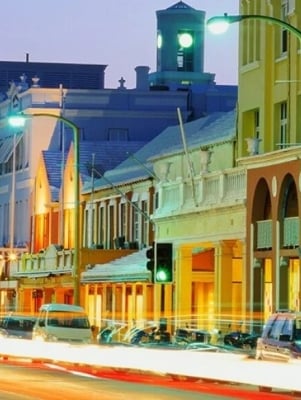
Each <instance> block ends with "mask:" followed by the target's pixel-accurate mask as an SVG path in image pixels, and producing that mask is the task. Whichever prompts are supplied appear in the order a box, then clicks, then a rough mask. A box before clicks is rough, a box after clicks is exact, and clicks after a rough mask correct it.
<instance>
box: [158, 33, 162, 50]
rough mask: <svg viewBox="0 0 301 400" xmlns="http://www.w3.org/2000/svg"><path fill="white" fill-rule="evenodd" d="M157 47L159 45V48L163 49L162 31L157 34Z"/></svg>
mask: <svg viewBox="0 0 301 400" xmlns="http://www.w3.org/2000/svg"><path fill="white" fill-rule="evenodd" d="M157 47H158V49H161V47H162V35H161V34H160V33H158V36H157Z"/></svg>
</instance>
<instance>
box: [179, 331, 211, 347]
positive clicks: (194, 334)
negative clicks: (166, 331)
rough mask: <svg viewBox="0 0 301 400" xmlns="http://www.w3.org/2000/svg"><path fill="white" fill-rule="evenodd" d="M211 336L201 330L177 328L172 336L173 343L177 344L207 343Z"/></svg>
mask: <svg viewBox="0 0 301 400" xmlns="http://www.w3.org/2000/svg"><path fill="white" fill-rule="evenodd" d="M210 340H211V334H210V333H209V332H207V331H205V330H201V329H191V328H178V329H177V330H176V332H175V335H174V341H175V342H176V343H178V344H190V343H209V342H210Z"/></svg>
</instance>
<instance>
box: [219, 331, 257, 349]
mask: <svg viewBox="0 0 301 400" xmlns="http://www.w3.org/2000/svg"><path fill="white" fill-rule="evenodd" d="M259 337H260V334H257V333H247V332H241V331H234V332H230V333H227V334H226V335H225V336H224V344H225V345H227V346H233V347H236V348H239V349H245V350H252V349H255V348H256V344H257V339H258V338H259Z"/></svg>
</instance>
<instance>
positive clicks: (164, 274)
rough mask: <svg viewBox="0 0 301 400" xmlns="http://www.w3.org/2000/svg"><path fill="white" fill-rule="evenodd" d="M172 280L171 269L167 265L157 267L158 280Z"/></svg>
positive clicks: (162, 281)
mask: <svg viewBox="0 0 301 400" xmlns="http://www.w3.org/2000/svg"><path fill="white" fill-rule="evenodd" d="M171 281H172V274H171V271H169V270H168V268H167V267H160V266H159V267H157V271H156V282H158V283H159V282H161V283H166V282H171Z"/></svg>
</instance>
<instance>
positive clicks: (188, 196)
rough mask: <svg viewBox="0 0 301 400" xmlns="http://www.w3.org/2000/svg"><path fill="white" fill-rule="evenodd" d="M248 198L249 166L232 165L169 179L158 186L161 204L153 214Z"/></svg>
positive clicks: (237, 201)
mask: <svg viewBox="0 0 301 400" xmlns="http://www.w3.org/2000/svg"><path fill="white" fill-rule="evenodd" d="M245 200H246V170H245V169H244V168H233V169H230V170H225V171H218V172H212V173H208V174H202V175H198V176H195V177H194V179H193V181H192V180H190V179H182V178H177V179H176V180H174V181H167V182H164V183H162V184H161V185H160V188H159V207H158V209H157V210H156V211H155V213H154V217H156V218H157V217H160V216H163V215H164V216H168V215H173V214H175V213H185V212H193V211H196V210H198V211H199V210H206V209H209V208H212V207H228V206H232V205H235V204H243V203H244V202H245Z"/></svg>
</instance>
